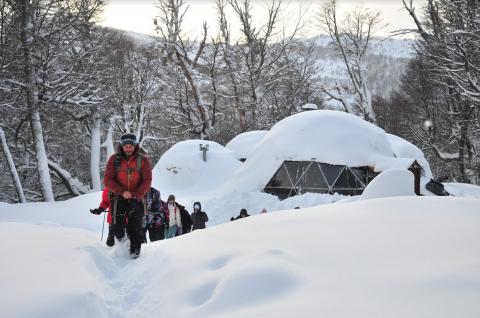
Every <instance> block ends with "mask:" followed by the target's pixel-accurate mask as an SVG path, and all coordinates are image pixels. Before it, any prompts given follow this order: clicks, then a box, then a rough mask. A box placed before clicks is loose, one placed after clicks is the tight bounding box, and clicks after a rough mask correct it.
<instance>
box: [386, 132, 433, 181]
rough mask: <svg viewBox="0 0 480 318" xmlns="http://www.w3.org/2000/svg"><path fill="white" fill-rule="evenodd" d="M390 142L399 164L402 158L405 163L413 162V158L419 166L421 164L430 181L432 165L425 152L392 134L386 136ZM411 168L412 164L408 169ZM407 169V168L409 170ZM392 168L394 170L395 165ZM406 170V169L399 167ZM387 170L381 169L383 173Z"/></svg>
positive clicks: (425, 175) (424, 174)
mask: <svg viewBox="0 0 480 318" xmlns="http://www.w3.org/2000/svg"><path fill="white" fill-rule="evenodd" d="M386 135H387V139H388V142H389V143H390V147H392V151H393V153H394V154H395V157H397V158H398V160H397V162H401V161H402V160H400V158H403V161H404V162H407V161H408V162H412V160H411V159H412V158H413V159H415V160H416V161H417V162H418V164H420V165H421V166H422V168H423V176H424V177H426V178H428V179H430V178H431V177H432V171H431V170H430V165H429V164H428V161H427V160H426V159H425V155H424V154H423V151H421V150H420V149H419V148H418V147H417V146H415V145H414V144H412V143H411V142H409V141H407V140H405V139H403V138H401V137H398V136H396V135H392V134H386ZM410 166H411V163H410V164H409V165H408V167H410ZM408 167H407V168H408ZM390 168H394V166H393V165H391V166H390ZM399 168H404V167H399ZM383 170H385V169H381V171H383Z"/></svg>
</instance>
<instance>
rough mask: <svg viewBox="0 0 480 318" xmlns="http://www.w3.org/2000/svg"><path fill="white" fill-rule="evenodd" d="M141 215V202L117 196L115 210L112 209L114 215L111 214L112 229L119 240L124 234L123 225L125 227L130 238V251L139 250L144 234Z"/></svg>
mask: <svg viewBox="0 0 480 318" xmlns="http://www.w3.org/2000/svg"><path fill="white" fill-rule="evenodd" d="M114 205H115V203H114ZM114 209H115V206H114ZM143 216H144V207H143V202H139V201H137V200H135V199H130V200H126V199H124V198H122V197H120V198H117V203H116V211H114V215H112V217H113V222H112V226H113V231H114V233H115V237H116V238H117V239H118V240H121V239H123V237H124V235H125V227H126V228H127V235H128V237H129V239H130V252H134V251H140V245H141V244H142V241H143V234H144V230H143Z"/></svg>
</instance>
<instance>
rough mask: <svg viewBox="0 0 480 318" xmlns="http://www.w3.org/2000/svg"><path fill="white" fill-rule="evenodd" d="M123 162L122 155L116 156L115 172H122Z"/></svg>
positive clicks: (117, 154)
mask: <svg viewBox="0 0 480 318" xmlns="http://www.w3.org/2000/svg"><path fill="white" fill-rule="evenodd" d="M121 162H122V155H121V154H120V153H118V152H117V153H116V154H115V161H114V162H113V165H114V166H115V170H116V171H117V173H118V170H120V163H121Z"/></svg>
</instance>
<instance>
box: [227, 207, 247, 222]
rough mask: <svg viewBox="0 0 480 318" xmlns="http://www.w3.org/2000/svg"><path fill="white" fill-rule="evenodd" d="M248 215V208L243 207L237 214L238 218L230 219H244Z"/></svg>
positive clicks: (231, 219)
mask: <svg viewBox="0 0 480 318" xmlns="http://www.w3.org/2000/svg"><path fill="white" fill-rule="evenodd" d="M247 216H250V214H248V213H247V210H246V209H241V210H240V215H239V216H237V217H236V218H233V217H232V218H230V221H235V220H238V219H242V218H246V217H247Z"/></svg>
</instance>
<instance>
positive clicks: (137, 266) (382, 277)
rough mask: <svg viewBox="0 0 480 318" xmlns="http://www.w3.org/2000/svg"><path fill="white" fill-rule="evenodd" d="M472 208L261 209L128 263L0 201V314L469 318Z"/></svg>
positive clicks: (467, 203)
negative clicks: (262, 211) (21, 220)
mask: <svg viewBox="0 0 480 318" xmlns="http://www.w3.org/2000/svg"><path fill="white" fill-rule="evenodd" d="M87 201H88V200H82V198H80V199H79V200H76V201H74V200H70V201H66V203H64V205H61V204H59V203H56V206H55V207H54V206H53V205H52V206H51V211H52V212H54V213H56V214H57V216H58V217H64V214H69V213H70V212H71V211H75V210H76V209H77V208H80V206H81V208H82V209H84V210H85V209H86V208H87V207H89V206H90V205H86V202H87ZM479 203H480V201H479V200H477V199H466V198H453V197H446V198H445V197H396V198H385V199H377V200H365V201H361V202H355V203H348V204H341V205H340V204H328V205H323V206H319V207H314V208H309V209H300V210H287V211H283V212H277V213H266V214H261V215H255V216H251V217H249V218H246V219H242V220H238V221H234V222H228V223H226V224H222V225H219V226H214V227H209V228H207V229H206V230H200V231H196V232H193V233H191V234H188V235H185V236H182V237H179V238H175V239H173V240H168V241H160V242H155V243H149V244H147V245H144V248H143V251H142V256H141V257H140V258H139V259H137V260H135V261H132V260H129V259H128V257H127V253H126V250H127V246H124V245H122V244H117V246H115V247H114V248H113V249H109V248H107V247H106V246H104V245H103V244H102V243H101V242H99V240H98V234H99V233H97V232H91V231H89V230H82V229H73V228H71V227H70V226H74V225H75V224H73V223H74V221H75V222H76V221H80V219H77V218H75V217H74V218H72V224H70V225H69V226H62V225H57V224H52V223H41V224H39V225H34V224H26V223H11V222H5V215H10V221H13V219H14V217H13V216H11V215H12V214H13V213H9V212H8V211H11V209H12V208H14V207H15V209H16V211H15V215H17V216H19V218H23V217H24V215H27V214H28V215H30V216H32V215H33V214H31V212H32V211H31V210H32V209H34V210H35V209H36V206H35V205H37V204H30V205H28V204H25V205H15V206H14V205H2V206H1V210H0V211H1V213H0V220H1V222H0V242H1V243H0V244H1V246H2V251H3V253H4V255H8V258H7V257H2V261H1V262H0V283H1V286H2V291H1V296H2V297H0V307H1V308H2V316H4V317H52V318H55V317H118V318H124V317H157V316H162V317H179V318H181V317H222V318H228V317H280V318H281V317H292V316H301V317H323V316H328V317H349V318H350V317H402V318H404V317H410V318H414V317H422V318H423V317H436V318H442V317H449V318H450V317H462V318H469V317H472V318H477V317H479V315H480V306H479V302H478V299H479V298H480V246H479V245H480V243H479V242H480V231H478V229H479V227H480V212H479V210H478V206H479ZM38 205H39V206H41V204H38ZM45 213H46V211H45ZM22 215H23V216H22ZM26 219H28V218H27V217H25V219H24V221H25V220H26ZM39 219H40V218H39ZM82 219H86V220H94V221H96V222H98V220H99V218H98V217H96V216H93V215H89V214H88V212H86V211H85V212H84V214H83V217H82ZM31 223H38V222H31ZM60 223H64V222H60ZM84 226H86V227H87V228H90V224H89V221H86V222H84V223H82V224H78V225H77V226H76V227H79V228H82V227H84Z"/></svg>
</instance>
